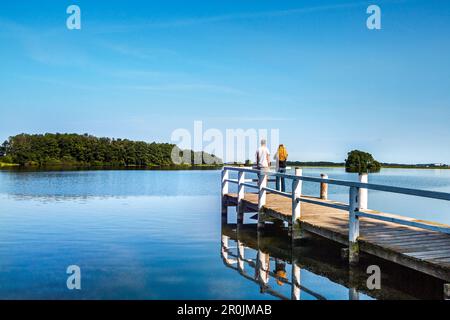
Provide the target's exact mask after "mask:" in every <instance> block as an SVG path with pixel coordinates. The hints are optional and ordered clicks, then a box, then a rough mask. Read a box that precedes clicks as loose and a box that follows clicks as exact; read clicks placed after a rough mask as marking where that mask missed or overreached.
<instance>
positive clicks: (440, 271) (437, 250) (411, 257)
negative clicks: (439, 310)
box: [224, 193, 450, 281]
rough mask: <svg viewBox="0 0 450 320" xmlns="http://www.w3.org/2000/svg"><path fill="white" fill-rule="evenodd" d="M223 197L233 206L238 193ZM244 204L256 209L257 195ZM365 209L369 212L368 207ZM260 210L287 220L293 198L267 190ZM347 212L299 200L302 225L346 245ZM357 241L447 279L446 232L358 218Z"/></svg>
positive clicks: (448, 245) (448, 243)
mask: <svg viewBox="0 0 450 320" xmlns="http://www.w3.org/2000/svg"><path fill="white" fill-rule="evenodd" d="M302 197H304V198H309V199H314V200H315V201H320V202H324V203H325V202H326V203H337V202H334V201H330V200H320V199H318V198H313V197H306V196H302ZM224 200H225V203H226V205H227V206H235V205H236V204H237V195H236V194H226V195H225V197H224ZM243 205H244V208H245V211H246V212H257V211H258V195H257V194H254V193H246V194H245V197H244V200H243ZM342 205H344V204H342ZM368 211H369V212H370V210H368ZM262 212H263V213H264V214H265V215H267V216H269V217H272V218H276V219H281V220H283V221H287V222H290V221H291V217H292V202H291V200H290V199H289V198H286V197H283V196H280V195H276V194H270V193H269V194H267V200H266V205H265V206H264V207H263V210H262ZM372 212H373V213H377V214H384V213H380V212H375V211H372ZM348 216H349V214H348V211H345V210H339V209H334V208H329V207H325V206H319V205H316V204H309V203H305V202H301V228H302V229H303V230H306V231H308V232H311V233H314V234H317V235H319V236H322V237H325V238H327V239H330V240H333V241H336V242H339V243H341V244H344V245H348V226H349V221H348ZM391 216H392V215H391ZM394 216H395V215H394ZM358 243H359V248H360V250H361V251H362V252H366V253H369V254H372V255H375V256H377V257H380V258H383V259H386V260H389V261H392V262H395V263H398V264H400V265H403V266H406V267H409V268H412V269H414V270H417V271H419V272H423V273H426V274H428V275H431V276H434V277H437V278H439V279H442V280H444V281H450V235H448V234H445V233H440V232H434V231H429V230H424V229H419V228H415V227H409V226H404V225H399V224H395V223H392V222H385V221H380V220H374V219H370V218H360V237H359V238H358Z"/></svg>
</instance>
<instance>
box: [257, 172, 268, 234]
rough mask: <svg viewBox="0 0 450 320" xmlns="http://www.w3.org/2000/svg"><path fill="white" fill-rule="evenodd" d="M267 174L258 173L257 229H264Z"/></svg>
mask: <svg viewBox="0 0 450 320" xmlns="http://www.w3.org/2000/svg"><path fill="white" fill-rule="evenodd" d="M267 180H268V177H267V173H266V172H264V171H260V173H259V174H258V191H259V192H258V228H263V227H264V212H263V209H264V206H265V205H266V197H267V191H266V189H265V188H267Z"/></svg>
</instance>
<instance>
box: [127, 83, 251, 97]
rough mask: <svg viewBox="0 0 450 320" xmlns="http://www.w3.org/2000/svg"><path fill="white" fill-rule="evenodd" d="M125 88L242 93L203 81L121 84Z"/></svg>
mask: <svg viewBox="0 0 450 320" xmlns="http://www.w3.org/2000/svg"><path fill="white" fill-rule="evenodd" d="M121 88H125V89H134V90H142V91H155V92H156V91H159V92H170V91H210V92H219V93H226V94H244V92H243V91H241V90H239V89H236V88H232V87H228V86H223V85H215V84H207V83H206V84H205V83H175V84H158V85H136V86H122V87H121Z"/></svg>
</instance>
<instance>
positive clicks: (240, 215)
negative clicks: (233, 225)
mask: <svg viewBox="0 0 450 320" xmlns="http://www.w3.org/2000/svg"><path fill="white" fill-rule="evenodd" d="M244 183H245V172H244V171H239V174H238V194H237V206H236V211H237V223H238V224H242V223H244V204H243V201H242V200H244V197H245V186H244Z"/></svg>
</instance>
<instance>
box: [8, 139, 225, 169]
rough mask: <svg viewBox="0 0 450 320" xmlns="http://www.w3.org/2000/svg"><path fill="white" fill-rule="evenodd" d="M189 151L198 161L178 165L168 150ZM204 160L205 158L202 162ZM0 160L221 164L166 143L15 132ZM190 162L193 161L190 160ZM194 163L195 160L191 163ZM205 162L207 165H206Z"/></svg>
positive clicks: (130, 164)
mask: <svg viewBox="0 0 450 320" xmlns="http://www.w3.org/2000/svg"><path fill="white" fill-rule="evenodd" d="M174 151H175V152H179V153H185V152H188V153H190V156H191V159H192V160H193V159H194V158H197V159H198V158H201V159H202V163H201V164H196V165H191V164H183V165H178V164H175V163H173V161H172V157H171V155H172V153H173V152H174ZM205 160H208V161H205ZM211 160H212V161H211ZM0 162H1V163H3V164H6V165H8V164H9V165H19V166H86V167H102V166H110V167H149V168H150V167H183V168H186V167H194V166H195V167H201V166H208V167H211V166H214V165H210V163H216V165H215V166H221V164H222V161H221V160H220V159H219V158H217V157H215V156H214V155H210V154H207V153H204V152H193V151H191V150H180V149H178V147H177V146H176V145H174V144H170V143H156V142H152V143H147V142H144V141H131V140H127V139H111V138H98V137H95V136H92V135H89V134H83V135H80V134H68V133H64V134H60V133H55V134H53V133H46V134H33V135H31V134H24V133H23V134H19V135H16V136H13V137H10V138H9V139H8V140H7V141H5V142H4V143H3V144H2V146H1V148H0ZM191 163H194V161H191ZM195 163H198V162H195ZM206 163H209V164H206Z"/></svg>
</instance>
